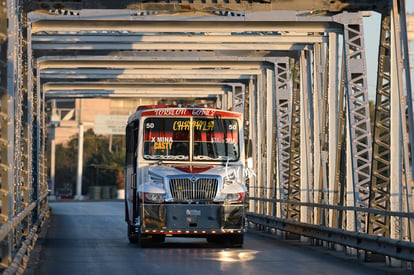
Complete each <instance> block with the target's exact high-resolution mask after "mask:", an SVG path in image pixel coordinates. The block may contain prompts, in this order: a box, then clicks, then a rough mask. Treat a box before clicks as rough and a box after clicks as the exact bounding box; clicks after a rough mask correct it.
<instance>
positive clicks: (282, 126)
mask: <svg viewBox="0 0 414 275" xmlns="http://www.w3.org/2000/svg"><path fill="white" fill-rule="evenodd" d="M275 81H276V83H275V87H276V91H275V100H276V102H275V106H276V144H277V166H276V167H277V175H278V178H277V181H276V182H277V187H278V191H277V196H276V198H278V199H287V198H288V190H289V178H290V177H289V171H290V166H289V160H290V137H291V123H292V118H291V117H292V112H291V111H292V90H291V87H292V84H291V81H290V60H289V58H287V57H285V58H279V59H276V61H275ZM286 213H287V208H286V205H283V204H281V205H280V207H277V215H276V216H277V217H283V218H284V217H286Z"/></svg>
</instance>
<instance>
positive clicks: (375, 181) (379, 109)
mask: <svg viewBox="0 0 414 275" xmlns="http://www.w3.org/2000/svg"><path fill="white" fill-rule="evenodd" d="M390 42H391V41H390V16H389V14H384V13H383V14H382V15H381V35H380V44H379V51H378V78H377V94H376V100H375V116H374V129H373V136H374V140H373V157H372V175H371V177H372V179H371V190H370V200H369V207H370V208H374V209H380V210H389V209H390V200H389V199H390V130H391V128H390V126H391V125H390ZM368 217H369V218H368V225H367V226H368V233H369V234H374V235H380V236H384V237H389V236H390V235H389V234H390V217H389V216H388V215H380V214H373V213H370V214H369V215H368Z"/></svg>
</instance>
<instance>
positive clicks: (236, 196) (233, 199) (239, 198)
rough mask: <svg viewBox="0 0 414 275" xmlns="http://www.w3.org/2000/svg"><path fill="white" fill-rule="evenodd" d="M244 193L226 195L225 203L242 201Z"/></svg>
mask: <svg viewBox="0 0 414 275" xmlns="http://www.w3.org/2000/svg"><path fill="white" fill-rule="evenodd" d="M244 197H245V193H244V192H241V193H234V194H226V196H225V199H224V200H225V201H227V202H242V201H244Z"/></svg>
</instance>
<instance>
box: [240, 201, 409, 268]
mask: <svg viewBox="0 0 414 275" xmlns="http://www.w3.org/2000/svg"><path fill="white" fill-rule="evenodd" d="M248 200H249V201H260V202H266V203H271V205H272V207H274V208H276V207H282V205H287V204H294V205H297V206H300V207H305V208H307V209H309V210H310V211H313V210H314V209H316V208H319V209H321V210H325V211H329V210H334V211H338V212H342V213H343V214H344V213H345V212H347V211H352V212H355V215H356V214H357V213H356V212H360V213H364V214H367V215H368V214H377V215H385V216H389V217H394V218H398V219H400V221H401V223H405V224H407V225H409V224H410V220H411V221H412V220H414V213H407V212H395V211H384V210H377V209H370V208H362V207H348V206H337V205H325V204H320V203H303V202H297V201H292V200H283V199H266V198H257V197H249V198H248ZM339 216H340V215H339ZM403 219H405V222H404V221H403ZM247 221H248V222H249V223H250V224H252V225H253V226H255V227H256V228H257V229H258V230H262V231H266V232H269V233H272V234H275V235H279V236H286V234H289V233H293V234H296V235H298V236H303V237H308V238H311V239H315V240H321V241H326V242H328V243H330V244H331V245H330V247H332V248H335V246H334V244H339V245H342V246H343V247H342V248H343V249H345V248H354V249H356V250H362V251H364V252H365V253H376V254H381V255H384V256H389V257H392V258H395V259H399V260H405V261H413V259H414V243H413V242H411V241H409V238H408V236H406V237H405V238H403V240H396V239H391V238H386V237H383V236H377V235H372V234H367V233H361V232H356V231H349V230H346V229H343V228H340V227H339V228H332V227H329V226H327V225H326V224H320V223H318V224H312V223H303V222H299V221H294V220H289V219H286V218H280V217H275V216H270V215H264V214H258V213H254V212H248V213H247ZM338 224H341V223H339V222H338ZM282 232H284V233H282ZM404 239H405V240H404ZM328 246H329V245H328ZM336 248H337V247H336ZM351 254H352V252H351Z"/></svg>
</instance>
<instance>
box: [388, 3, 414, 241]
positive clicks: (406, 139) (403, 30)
mask: <svg viewBox="0 0 414 275" xmlns="http://www.w3.org/2000/svg"><path fill="white" fill-rule="evenodd" d="M392 10H393V14H394V16H395V32H394V33H393V34H394V35H395V41H396V42H397V43H401V44H400V46H398V48H397V51H396V52H395V54H396V55H397V64H398V71H399V72H404V73H402V74H401V77H402V78H403V79H404V80H403V81H402V82H399V83H398V84H399V85H400V88H399V91H400V117H401V123H402V137H403V140H402V154H403V169H404V171H403V174H404V177H403V180H402V202H401V203H402V211H404V212H407V213H410V212H412V210H413V209H414V205H410V200H411V196H412V193H411V191H412V190H411V189H412V187H413V186H412V184H413V173H414V165H411V163H410V149H411V152H413V150H414V121H413V120H414V117H413V106H412V104H413V103H412V95H411V78H410V61H409V53H408V38H407V27H406V24H407V21H406V14H405V1H404V0H394V1H393V9H392ZM397 45H398V44H397ZM403 83H405V87H404V86H403ZM404 88H405V89H404ZM404 91H405V92H404ZM407 117H408V123H407ZM410 141H411V144H410ZM411 156H412V154H411ZM413 227H414V220H413V219H403V220H402V230H403V232H402V238H403V239H405V240H411V241H412V240H413V239H414V228H413Z"/></svg>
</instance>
